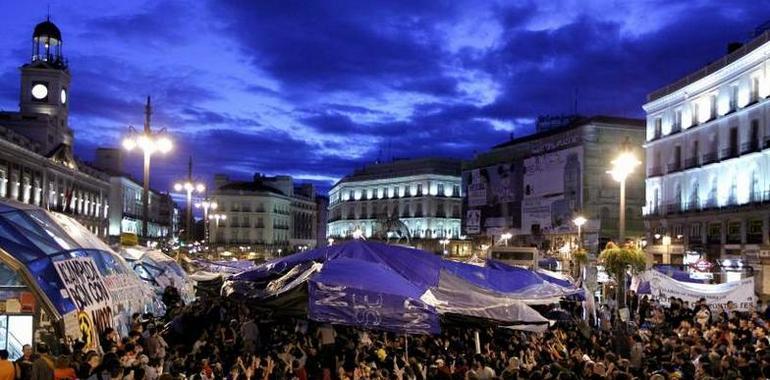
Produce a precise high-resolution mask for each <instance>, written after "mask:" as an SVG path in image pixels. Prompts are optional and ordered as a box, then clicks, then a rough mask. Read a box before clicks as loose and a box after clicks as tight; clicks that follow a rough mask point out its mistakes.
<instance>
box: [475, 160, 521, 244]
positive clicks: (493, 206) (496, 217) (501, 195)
mask: <svg viewBox="0 0 770 380" xmlns="http://www.w3.org/2000/svg"><path fill="white" fill-rule="evenodd" d="M521 175H522V167H521V162H520V161H519V163H518V164H516V163H502V164H498V165H492V166H487V167H483V168H479V169H473V170H471V171H468V172H465V173H463V184H464V186H465V188H466V189H467V190H466V191H467V194H468V197H467V199H468V204H467V207H468V209H469V210H478V211H479V214H478V215H479V228H478V230H475V229H474V231H477V232H471V230H468V227H467V226H466V232H467V233H469V234H476V233H484V232H486V233H489V228H502V229H511V228H518V227H519V222H520V217H521V209H520V203H519V201H520V199H521ZM466 216H467V215H466ZM466 222H467V220H466Z"/></svg>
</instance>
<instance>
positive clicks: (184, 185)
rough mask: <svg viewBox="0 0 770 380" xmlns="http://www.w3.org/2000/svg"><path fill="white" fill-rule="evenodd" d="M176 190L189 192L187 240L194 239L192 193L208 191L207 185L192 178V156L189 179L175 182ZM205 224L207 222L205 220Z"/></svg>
mask: <svg viewBox="0 0 770 380" xmlns="http://www.w3.org/2000/svg"><path fill="white" fill-rule="evenodd" d="M174 191H176V192H181V191H184V192H185V193H187V241H188V242H190V241H192V238H193V235H192V193H193V192H195V191H197V192H198V193H203V192H204V191H206V186H205V185H203V184H202V183H199V182H198V183H196V182H193V179H192V157H190V160H189V162H188V163H187V179H185V180H184V181H182V182H177V183H175V184H174ZM204 225H205V222H204Z"/></svg>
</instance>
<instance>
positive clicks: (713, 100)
mask: <svg viewBox="0 0 770 380" xmlns="http://www.w3.org/2000/svg"><path fill="white" fill-rule="evenodd" d="M716 117H717V96H716V95H711V96H709V120H711V119H716Z"/></svg>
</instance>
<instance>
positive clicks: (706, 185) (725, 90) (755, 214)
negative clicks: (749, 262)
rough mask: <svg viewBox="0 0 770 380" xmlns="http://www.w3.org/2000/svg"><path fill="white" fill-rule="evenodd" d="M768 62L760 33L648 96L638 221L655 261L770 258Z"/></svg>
mask: <svg viewBox="0 0 770 380" xmlns="http://www.w3.org/2000/svg"><path fill="white" fill-rule="evenodd" d="M768 55H770V33H768V32H765V33H763V34H761V35H759V36H757V37H756V38H754V39H753V40H752V41H750V42H748V43H747V44H746V45H743V46H736V45H735V44H731V46H729V47H728V54H727V55H725V56H724V57H722V58H720V59H718V60H716V61H714V62H713V63H711V64H709V65H708V66H706V67H703V68H702V69H700V70H698V71H696V72H694V73H691V74H690V75H688V76H686V77H684V78H682V79H680V80H678V81H676V82H674V83H671V84H669V85H667V86H665V87H663V88H661V89H659V90H657V91H654V92H652V93H650V94H649V95H648V97H647V103H646V104H645V105H644V110H645V111H646V113H647V143H646V156H647V159H646V162H647V179H646V205H645V208H644V214H645V217H646V218H645V220H646V223H647V226H648V230H649V236H648V239H649V241H650V242H651V243H652V246H651V247H650V251H651V252H653V255H654V260H655V261H657V262H663V263H669V262H670V263H681V262H682V254H683V253H684V251H697V252H700V253H703V254H705V256H706V257H708V258H709V259H711V260H713V261H716V259H720V260H719V262H723V261H724V260H725V259H742V258H747V257H753V258H755V259H758V258H759V257H760V256H766V255H767V254H768V253H770V251H768V230H770V224H769V221H770V149H768V148H770V132H769V131H770V129H768V127H769V126H770V124H768V121H767V114H768V112H770V102H768V100H767V98H768V96H770V76H769V75H770V73H769V72H768V67H767V65H768V60H770V58H769V57H768ZM664 238H667V239H670V244H669V245H667V246H665V247H664V246H663V239H664ZM760 283H761V281H757V284H758V286H760ZM762 293H766V292H764V291H763V292H762Z"/></svg>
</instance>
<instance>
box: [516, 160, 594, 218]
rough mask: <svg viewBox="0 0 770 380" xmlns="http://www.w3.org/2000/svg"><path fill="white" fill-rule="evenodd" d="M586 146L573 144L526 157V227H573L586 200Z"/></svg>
mask: <svg viewBox="0 0 770 380" xmlns="http://www.w3.org/2000/svg"><path fill="white" fill-rule="evenodd" d="M582 179H583V148H582V147H579V146H578V147H572V148H568V149H562V150H557V151H553V152H548V153H544V154H540V155H537V156H532V157H529V158H527V159H525V160H524V178H523V188H524V194H523V200H522V210H521V213H522V216H521V221H522V226H521V227H522V230H523V231H542V232H550V231H557V230H559V229H560V228H572V224H571V221H572V218H573V216H574V215H573V214H574V212H575V211H576V210H579V209H580V208H581V207H582V205H581V200H582Z"/></svg>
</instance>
